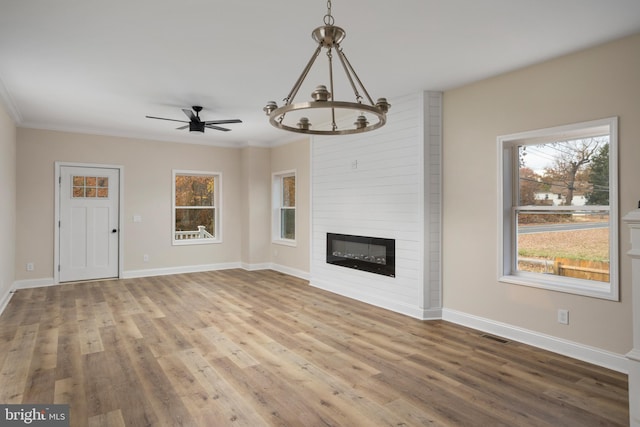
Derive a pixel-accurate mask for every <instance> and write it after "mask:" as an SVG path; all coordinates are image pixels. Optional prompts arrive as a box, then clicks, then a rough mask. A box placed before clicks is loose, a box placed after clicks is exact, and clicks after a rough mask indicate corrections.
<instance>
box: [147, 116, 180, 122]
mask: <svg viewBox="0 0 640 427" xmlns="http://www.w3.org/2000/svg"><path fill="white" fill-rule="evenodd" d="M145 117H146V118H147V119H158V120H169V121H170V122H180V123H189V122H185V121H184V120H175V119H166V118H164V117H153V116H145Z"/></svg>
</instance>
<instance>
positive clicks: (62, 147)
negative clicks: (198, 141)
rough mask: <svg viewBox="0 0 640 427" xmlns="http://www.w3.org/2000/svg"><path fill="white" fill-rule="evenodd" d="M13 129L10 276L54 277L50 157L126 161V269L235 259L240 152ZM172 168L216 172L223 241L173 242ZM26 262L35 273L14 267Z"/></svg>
mask: <svg viewBox="0 0 640 427" xmlns="http://www.w3.org/2000/svg"><path fill="white" fill-rule="evenodd" d="M17 135H18V136H17V139H18V149H17V229H18V230H20V232H19V238H18V239H17V244H16V262H15V265H16V266H17V270H16V277H15V278H16V280H33V279H42V278H51V277H53V259H54V252H53V251H54V249H53V241H54V228H53V224H54V185H53V178H54V169H55V167H54V162H55V161H64V162H82V163H100V164H112V165H122V166H124V224H121V227H120V228H121V230H122V231H121V236H122V237H123V238H124V271H125V273H126V272H128V271H137V270H147V269H163V268H176V267H183V266H198V265H211V264H221V263H238V262H239V261H240V244H241V216H240V215H238V212H239V211H240V210H241V203H240V201H241V198H240V195H241V191H242V189H241V186H240V162H241V158H240V153H241V152H240V150H238V149H232V148H217V147H209V146H203V145H192V144H179V143H167V142H154V141H146V140H138V139H129V138H116V137H106V136H95V135H83V134H74V133H65V132H55V131H42V130H33V129H18V132H17ZM172 169H188V170H199V171H211V172H221V173H222V185H223V188H222V204H223V212H222V215H223V217H222V238H223V243H221V244H210V245H193V246H172V245H171V230H172V227H171V206H172V201H171V188H172ZM134 215H140V216H141V217H142V222H139V223H134V222H133V216H134ZM144 254H148V255H149V262H146V263H145V262H143V255H144ZM26 262H34V263H35V266H36V269H35V271H34V272H30V273H28V272H26V271H24V270H25V269H24V268H18V267H19V266H24V265H25V263H26Z"/></svg>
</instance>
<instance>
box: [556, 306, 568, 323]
mask: <svg viewBox="0 0 640 427" xmlns="http://www.w3.org/2000/svg"><path fill="white" fill-rule="evenodd" d="M558 323H562V324H563V325H568V324H569V310H565V309H562V308H561V309H558Z"/></svg>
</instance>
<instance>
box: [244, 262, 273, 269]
mask: <svg viewBox="0 0 640 427" xmlns="http://www.w3.org/2000/svg"><path fill="white" fill-rule="evenodd" d="M270 266H271V264H269V263H268V262H263V263H260V264H247V263H246V262H243V263H241V264H240V267H241V268H243V269H245V270H247V271H258V270H268V269H269V267H270Z"/></svg>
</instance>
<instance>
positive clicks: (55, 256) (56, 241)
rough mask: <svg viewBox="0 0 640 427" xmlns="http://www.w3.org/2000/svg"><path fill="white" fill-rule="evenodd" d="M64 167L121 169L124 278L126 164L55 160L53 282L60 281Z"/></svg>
mask: <svg viewBox="0 0 640 427" xmlns="http://www.w3.org/2000/svg"><path fill="white" fill-rule="evenodd" d="M62 167H81V168H100V169H117V170H118V171H119V175H120V177H119V179H118V198H119V200H118V228H119V232H118V278H119V279H121V278H122V274H123V269H124V256H123V255H124V227H123V225H124V166H122V165H109V164H101V163H76V162H62V161H57V162H55V179H54V181H53V184H54V187H55V190H54V214H53V217H54V218H53V230H54V238H53V283H54V284H58V283H60V271H59V266H60V227H58V224H59V222H60V180H61V176H62V175H61V173H60V169H61V168H62Z"/></svg>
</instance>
